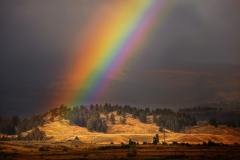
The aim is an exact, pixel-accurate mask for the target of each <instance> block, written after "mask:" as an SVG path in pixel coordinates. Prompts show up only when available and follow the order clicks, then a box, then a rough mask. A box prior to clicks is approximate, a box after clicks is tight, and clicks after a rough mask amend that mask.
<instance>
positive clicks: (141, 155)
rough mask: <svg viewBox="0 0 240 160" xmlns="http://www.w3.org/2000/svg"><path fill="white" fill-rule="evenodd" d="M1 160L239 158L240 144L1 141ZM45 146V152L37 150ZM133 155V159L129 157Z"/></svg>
mask: <svg viewBox="0 0 240 160" xmlns="http://www.w3.org/2000/svg"><path fill="white" fill-rule="evenodd" d="M0 146H1V147H0V159H24V160H25V159H34V160H37V159H219V160H221V159H239V157H240V145H227V146H225V145H224V146H198V145H191V146H181V145H150V144H149V145H136V146H135V147H130V148H121V146H120V144H115V145H110V144H108V145H100V144H83V143H82V142H81V141H77V140H72V141H45V142H37V141H31V142H27V141H9V142H0ZM43 146H45V148H47V151H39V148H41V147H43ZM131 156H133V157H131Z"/></svg>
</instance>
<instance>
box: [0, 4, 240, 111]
mask: <svg viewBox="0 0 240 160" xmlns="http://www.w3.org/2000/svg"><path fill="white" fill-rule="evenodd" d="M119 2H120V1H111V0H109V1H98V0H86V1H77V0H76V1H30V0H29V1H28V0H23V1H11V0H10V1H9V0H8V1H1V2H0V21H1V23H0V73H1V79H0V102H1V104H0V110H1V113H4V114H6V115H7V113H9V114H10V115H12V114H13V113H14V114H15V113H18V112H21V111H24V113H26V114H25V115H28V114H30V113H34V111H44V110H46V109H47V108H49V106H53V105H57V106H59V105H61V104H56V103H55V102H54V101H52V100H51V99H49V97H51V96H53V95H55V96H62V94H64V92H67V91H73V90H74V88H72V87H71V86H70V85H69V84H68V81H67V80H66V79H65V77H63V73H65V72H67V71H68V70H67V69H68V68H69V66H68V65H69V64H71V61H72V59H74V57H75V56H76V55H75V54H73V53H72V52H71V49H72V48H73V46H74V45H75V44H74V43H75V42H76V39H77V38H78V37H81V34H82V33H83V31H82V29H83V28H84V27H85V24H86V23H87V22H91V20H92V13H94V12H95V11H96V10H97V9H98V8H99V7H101V8H102V9H105V10H106V13H109V14H114V11H115V9H114V6H116V4H117V3H119ZM172 2H173V4H174V5H173V9H172V10H170V12H169V13H168V15H167V16H166V18H165V21H164V22H162V21H159V24H158V27H157V28H156V29H155V30H152V32H151V35H152V36H151V37H149V38H148V39H146V41H145V46H144V47H143V48H141V49H140V50H139V51H138V53H137V54H136V55H135V57H134V58H133V59H132V60H131V61H130V62H131V63H127V64H126V65H125V66H124V67H125V68H124V69H123V70H122V71H121V75H120V78H116V77H111V76H110V77H105V78H104V80H105V81H108V82H110V84H111V87H110V89H109V90H107V91H106V94H105V95H103V96H102V97H101V99H99V101H98V103H105V102H111V103H119V104H130V105H134V106H136V107H138V106H148V107H185V106H189V105H194V104H200V103H205V102H211V101H212V102H217V101H221V100H226V101H239V98H238V97H239V92H240V86H239V84H240V82H239V79H240V71H239V65H240V30H239V28H240V21H239V15H240V2H238V1H235V0H228V1H226V0H211V1H209V0H201V1H193V0H181V2H177V1H175V0H173V1H172ZM133 9H134V6H133ZM93 38H94V37H93ZM75 90H76V89H75ZM3 111H4V112H3ZM16 111H17V112H16ZM24 113H22V115H24Z"/></svg>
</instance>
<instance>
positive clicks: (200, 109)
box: [178, 106, 222, 113]
mask: <svg viewBox="0 0 240 160" xmlns="http://www.w3.org/2000/svg"><path fill="white" fill-rule="evenodd" d="M219 109H220V110H222V108H219ZM216 110H218V109H217V108H213V107H208V106H205V107H193V108H183V109H179V110H178V112H180V113H192V112H209V111H216Z"/></svg>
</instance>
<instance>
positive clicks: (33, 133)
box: [0, 127, 46, 141]
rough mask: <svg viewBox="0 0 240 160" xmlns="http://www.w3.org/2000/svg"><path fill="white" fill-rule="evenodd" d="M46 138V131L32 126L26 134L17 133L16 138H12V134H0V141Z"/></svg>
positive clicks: (40, 139)
mask: <svg viewBox="0 0 240 160" xmlns="http://www.w3.org/2000/svg"><path fill="white" fill-rule="evenodd" d="M45 139H46V133H45V132H44V131H40V129H39V128H38V127H37V128H34V129H33V130H32V131H31V132H29V133H28V134H27V135H25V136H23V135H22V134H19V135H18V136H17V138H14V137H13V136H11V137H9V136H1V137H0V140H1V141H11V140H27V141H32V140H35V141H43V140H45Z"/></svg>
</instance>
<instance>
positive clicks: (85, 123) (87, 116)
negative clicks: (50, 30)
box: [50, 103, 197, 132]
mask: <svg viewBox="0 0 240 160" xmlns="http://www.w3.org/2000/svg"><path fill="white" fill-rule="evenodd" d="M113 111H116V113H117V115H119V116H121V117H120V122H121V123H122V124H125V123H126V113H128V114H131V115H132V118H135V119H139V121H140V122H142V123H147V116H148V115H153V121H154V122H155V123H156V124H157V125H158V126H162V127H165V128H168V129H170V130H173V131H175V132H179V131H181V130H182V129H184V128H185V127H186V126H192V125H196V122H197V121H196V118H195V117H194V116H190V115H188V114H185V113H178V112H174V111H172V110H171V109H166V108H164V109H156V110H152V111H150V109H149V108H146V109H139V108H136V107H130V106H129V105H125V106H118V105H111V104H108V103H106V104H105V105H98V104H96V105H90V107H85V106H80V107H78V106H76V107H73V108H72V109H71V108H68V107H66V106H63V105H62V106H61V107H60V108H55V109H52V110H51V111H50V113H51V116H52V117H54V116H57V115H59V116H60V119H62V118H65V119H68V120H69V121H70V123H71V124H76V125H78V126H81V127H87V129H88V130H89V131H99V132H106V131H107V121H110V122H111V123H112V124H115V121H116V119H115V115H114V114H113V113H112V112H113ZM101 113H102V114H103V115H104V116H105V117H101V116H100V114H101Z"/></svg>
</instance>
